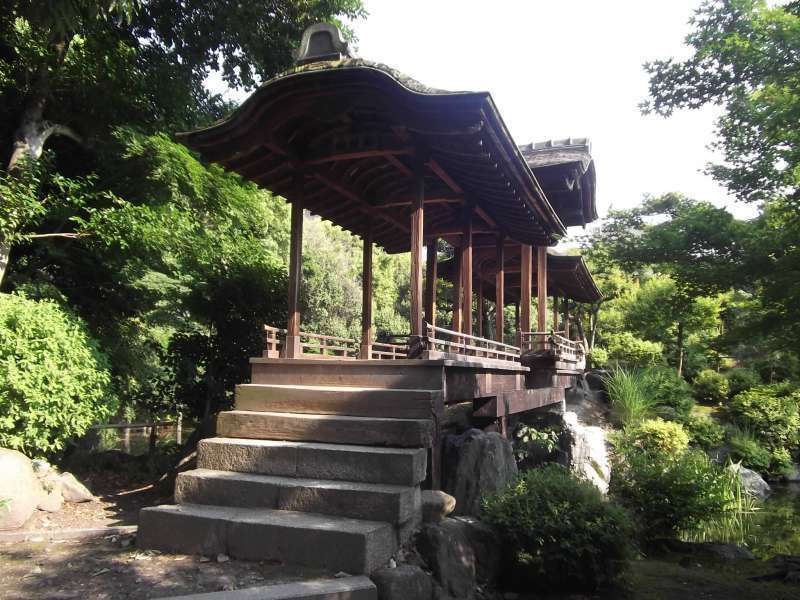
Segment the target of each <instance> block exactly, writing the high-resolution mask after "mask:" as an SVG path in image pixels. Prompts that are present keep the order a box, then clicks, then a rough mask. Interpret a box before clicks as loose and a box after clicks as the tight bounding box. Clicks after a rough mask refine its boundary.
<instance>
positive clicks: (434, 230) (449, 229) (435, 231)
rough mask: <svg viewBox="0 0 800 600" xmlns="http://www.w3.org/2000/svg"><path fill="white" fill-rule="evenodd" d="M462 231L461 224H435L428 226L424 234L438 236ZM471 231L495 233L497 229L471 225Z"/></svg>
mask: <svg viewBox="0 0 800 600" xmlns="http://www.w3.org/2000/svg"><path fill="white" fill-rule="evenodd" d="M463 231H464V226H463V225H461V226H458V225H453V226H438V227H437V226H433V227H430V228H429V229H426V230H425V235H426V236H430V235H436V236H439V237H442V236H445V235H463ZM472 233H473V234H476V233H480V234H485V233H497V230H495V229H485V228H475V227H473V228H472Z"/></svg>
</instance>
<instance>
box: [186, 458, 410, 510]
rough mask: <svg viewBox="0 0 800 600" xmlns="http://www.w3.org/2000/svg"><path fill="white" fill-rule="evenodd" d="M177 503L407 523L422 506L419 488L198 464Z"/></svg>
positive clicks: (189, 473) (189, 474)
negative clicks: (300, 476)
mask: <svg viewBox="0 0 800 600" xmlns="http://www.w3.org/2000/svg"><path fill="white" fill-rule="evenodd" d="M175 501H176V502H177V503H178V504H212V505H217V506H239V507H245V508H248V507H249V508H272V509H277V510H294V511H300V512H309V513H320V514H326V515H334V516H339V517H353V518H358V519H366V520H369V521H386V522H389V523H393V524H400V523H405V522H406V521H408V520H409V519H411V518H412V517H413V516H414V514H415V512H419V511H420V510H421V507H420V491H419V488H418V487H408V486H399V485H387V484H375V483H353V482H349V481H331V480H324V479H298V478H293V477H281V476H275V475H256V474H252V473H236V472H233V471H212V470H208V469H195V470H194V471H186V472H184V473H181V474H180V475H178V479H177V481H176V483H175Z"/></svg>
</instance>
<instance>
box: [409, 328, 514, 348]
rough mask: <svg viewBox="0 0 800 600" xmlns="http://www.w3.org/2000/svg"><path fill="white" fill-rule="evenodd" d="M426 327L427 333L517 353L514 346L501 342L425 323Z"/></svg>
mask: <svg viewBox="0 0 800 600" xmlns="http://www.w3.org/2000/svg"><path fill="white" fill-rule="evenodd" d="M425 325H426V326H427V327H428V330H429V331H433V332H438V333H446V334H448V335H452V336H453V337H458V338H464V339H467V340H474V341H479V342H484V343H486V344H491V345H492V346H499V347H501V348H508V349H509V350H516V351H519V348H517V347H516V346H512V345H510V344H505V343H503V342H498V341H497V340H490V339H489V338H482V337H478V336H476V335H467V334H466V333H461V332H458V331H453V330H451V329H445V328H444V327H437V326H436V325H431V324H430V323H425ZM481 350H486V348H481Z"/></svg>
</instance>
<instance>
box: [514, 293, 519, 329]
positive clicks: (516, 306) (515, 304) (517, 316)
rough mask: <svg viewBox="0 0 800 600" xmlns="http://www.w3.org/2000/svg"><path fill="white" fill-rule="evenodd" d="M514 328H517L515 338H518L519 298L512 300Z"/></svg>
mask: <svg viewBox="0 0 800 600" xmlns="http://www.w3.org/2000/svg"><path fill="white" fill-rule="evenodd" d="M514 329H516V330H517V338H519V300H517V301H516V302H514Z"/></svg>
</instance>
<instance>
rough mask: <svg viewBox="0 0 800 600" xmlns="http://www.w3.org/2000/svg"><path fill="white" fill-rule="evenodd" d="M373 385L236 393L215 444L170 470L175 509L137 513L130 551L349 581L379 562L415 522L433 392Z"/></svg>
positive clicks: (259, 386) (260, 386)
mask: <svg viewBox="0 0 800 600" xmlns="http://www.w3.org/2000/svg"><path fill="white" fill-rule="evenodd" d="M371 383H372V384H373V385H372V387H355V386H349V385H331V384H330V383H327V382H326V383H324V384H321V385H293V384H286V383H281V384H267V383H256V384H248V385H240V386H237V390H236V404H235V410H232V411H229V412H225V413H221V414H220V415H219V418H218V421H217V434H218V436H219V437H215V438H211V439H206V440H203V441H201V442H200V444H199V446H198V457H197V467H198V468H197V469H195V470H193V471H189V472H186V473H182V474H180V475H179V477H178V480H177V482H176V487H175V500H176V502H177V504H176V505H174V506H167V505H165V506H156V507H151V508H146V509H143V510H142V512H141V515H140V523H139V534H138V544H139V546H140V547H142V548H152V549H156V550H161V551H164V552H180V553H187V554H198V553H199V554H204V555H215V554H227V555H229V556H232V557H235V558H241V559H249V560H280V561H283V562H286V563H291V564H296V565H304V566H308V567H315V568H324V569H330V570H331V571H333V572H338V571H344V572H346V573H350V574H369V573H371V572H372V571H374V570H375V569H377V568H379V567H381V566H384V565H385V564H386V563H387V561H388V560H389V558H390V557H391V556H392V555H393V554H394V553H395V552H396V550H397V548H398V546H399V545H400V544H401V543H402V542H403V541H404V540H405V539H406V538H407V536H408V535H409V534H410V533H411V532H413V530H414V529H415V528H416V527H417V525H418V524H419V520H420V484H421V482H423V481H424V480H425V478H426V474H427V473H426V465H427V449H428V448H430V447H431V444H432V439H433V427H434V425H433V424H434V414H436V410H437V408H436V407H437V406H438V405H439V404H440V402H441V391H438V390H429V389H413V388H412V389H392V388H390V387H389V385H391V381H390V380H385V381H381V378H380V377H378V378H377V379H374V378H373V379H372V380H371ZM375 384H377V385H375Z"/></svg>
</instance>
